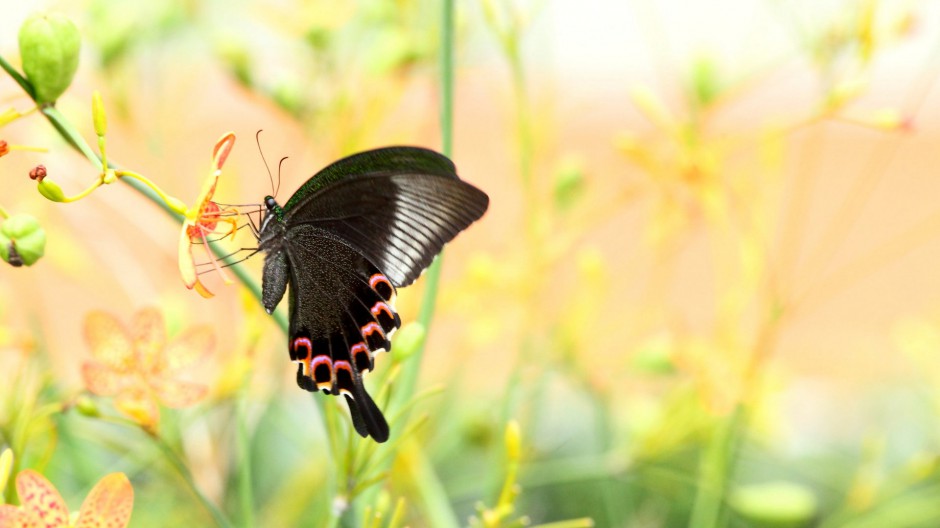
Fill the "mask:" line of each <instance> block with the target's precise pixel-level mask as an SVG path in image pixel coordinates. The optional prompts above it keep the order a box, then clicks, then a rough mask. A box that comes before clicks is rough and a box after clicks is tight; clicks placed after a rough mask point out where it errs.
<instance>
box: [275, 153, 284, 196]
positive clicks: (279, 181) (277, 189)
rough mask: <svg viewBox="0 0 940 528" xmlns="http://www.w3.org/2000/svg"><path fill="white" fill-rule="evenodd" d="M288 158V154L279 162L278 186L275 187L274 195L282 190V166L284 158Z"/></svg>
mask: <svg viewBox="0 0 940 528" xmlns="http://www.w3.org/2000/svg"><path fill="white" fill-rule="evenodd" d="M286 159H287V156H284V157H283V158H281V161H279V162H277V188H276V189H274V196H275V197H277V192H278V191H280V190H281V166H282V165H284V160H286Z"/></svg>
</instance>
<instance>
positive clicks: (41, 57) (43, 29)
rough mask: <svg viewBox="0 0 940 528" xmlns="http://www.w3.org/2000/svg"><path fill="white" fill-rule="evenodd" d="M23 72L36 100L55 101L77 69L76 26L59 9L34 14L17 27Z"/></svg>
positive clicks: (77, 42) (70, 81)
mask: <svg viewBox="0 0 940 528" xmlns="http://www.w3.org/2000/svg"><path fill="white" fill-rule="evenodd" d="M19 40H20V57H21V59H22V61H23V72H24V73H26V78H27V79H29V82H30V83H31V84H32V85H33V88H34V89H35V91H36V94H35V95H36V102H37V103H40V104H44V103H54V102H55V100H56V99H58V98H59V96H60V95H62V92H64V91H65V90H66V88H68V87H69V84H71V83H72V77H74V76H75V70H77V69H78V55H79V51H80V50H81V44H82V42H81V37H80V36H79V33H78V28H77V27H75V24H73V23H72V21H71V20H69V19H68V18H67V17H66V16H65V15H62V14H59V13H49V14H35V15H32V16H30V17H29V18H27V19H26V21H25V22H23V25H22V26H21V27H20V36H19Z"/></svg>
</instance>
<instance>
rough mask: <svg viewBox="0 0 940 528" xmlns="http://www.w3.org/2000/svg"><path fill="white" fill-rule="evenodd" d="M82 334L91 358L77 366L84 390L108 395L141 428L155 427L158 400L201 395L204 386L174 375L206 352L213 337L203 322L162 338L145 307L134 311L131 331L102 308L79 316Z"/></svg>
mask: <svg viewBox="0 0 940 528" xmlns="http://www.w3.org/2000/svg"><path fill="white" fill-rule="evenodd" d="M85 339H86V340H87V341H88V344H89V346H91V353H92V355H93V356H94V357H95V359H97V361H90V362H87V363H85V364H84V365H82V377H83V378H84V380H85V385H86V386H87V387H88V390H89V391H91V392H92V393H94V394H98V395H100V396H114V398H115V399H114V405H115V407H116V408H117V409H118V410H119V411H121V412H122V413H124V414H126V415H127V416H129V417H131V418H132V419H133V420H134V421H136V422H138V423H139V424H140V425H141V426H143V427H144V428H147V429H149V430H156V428H157V426H158V425H159V422H160V408H159V404H163V405H165V406H167V407H171V408H181V407H187V406H190V405H192V404H194V403H196V402H197V401H199V400H201V399H202V398H203V397H205V395H206V392H207V391H208V388H207V387H206V386H204V385H199V384H196V383H190V382H187V381H181V380H177V379H174V378H175V376H176V375H177V374H178V373H179V372H180V371H181V370H182V368H183V367H186V366H187V365H189V364H191V363H193V362H195V361H196V360H199V359H201V358H203V357H205V356H207V355H208V354H210V353H211V352H212V349H213V348H214V346H215V338H214V336H213V334H212V330H211V329H210V328H209V327H207V326H199V327H194V328H190V329H189V330H187V331H185V332H184V333H183V334H182V335H180V336H179V337H177V338H176V339H175V340H174V341H172V342H170V343H167V342H166V341H167V339H166V326H165V324H164V320H163V315H162V314H161V313H160V312H159V311H158V310H156V309H154V308H145V309H143V310H141V311H140V312H138V313H137V314H136V315H135V316H134V321H133V324H132V326H131V332H128V331H127V330H126V329H125V328H124V326H122V325H121V323H119V322H118V321H117V320H116V319H115V318H114V317H112V316H111V315H109V314H106V313H104V312H91V313H89V314H88V316H87V317H86V319H85Z"/></svg>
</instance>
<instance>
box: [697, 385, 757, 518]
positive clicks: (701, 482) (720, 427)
mask: <svg viewBox="0 0 940 528" xmlns="http://www.w3.org/2000/svg"><path fill="white" fill-rule="evenodd" d="M744 413H745V411H744V408H743V406H742V405H740V404H739V405H738V406H737V408H736V409H735V410H734V412H733V413H732V414H731V415H730V416H728V417H726V418H723V419H722V420H721V421H720V422H719V423H718V424H717V425H716V427H715V429H714V431H712V434H711V438H710V439H709V442H708V445H706V446H705V451H704V452H703V453H702V458H701V460H700V462H699V471H698V481H697V483H696V486H697V488H698V489H697V490H696V492H695V501H694V502H693V503H692V517H691V518H690V519H689V528H714V527H715V526H720V520H721V517H722V513H723V511H724V503H725V493H726V491H727V488H728V481H729V480H730V477H731V469H732V466H733V463H734V457H735V452H736V451H737V446H738V443H739V440H740V439H741V434H742V432H743V431H742V427H743V423H744Z"/></svg>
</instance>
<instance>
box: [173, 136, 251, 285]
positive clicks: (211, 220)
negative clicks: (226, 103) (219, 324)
mask: <svg viewBox="0 0 940 528" xmlns="http://www.w3.org/2000/svg"><path fill="white" fill-rule="evenodd" d="M234 144H235V134H232V133H231V132H229V133H228V134H226V135H224V136H222V139H220V140H219V141H218V142H217V143H216V144H215V148H214V149H213V150H212V173H211V174H210V175H209V178H208V179H207V180H206V181H205V183H204V184H203V186H202V192H201V193H199V200H198V201H196V205H194V206H193V207H190V208H189V209H187V210H186V213H185V214H184V219H183V229H182V230H181V231H180V241H179V268H180V275H181V276H182V278H183V283H184V284H185V285H186V287H187V288H189V289H191V290H192V289H195V290H196V291H197V292H199V295H202V296H203V297H206V298H209V297H212V292H210V291H209V290H208V289H206V287H205V285H203V284H202V282H201V281H200V280H199V274H198V273H197V272H196V262H195V258H194V256H193V244H202V247H203V249H205V251H206V255H208V257H209V262H211V263H212V265H213V267H214V268H215V270H216V271H217V272H219V275H221V276H222V280H223V281H225V283H226V284H231V282H232V281H231V279H229V278H228V275H226V274H225V272H224V271H222V268H221V267H220V266H219V263H218V260H217V259H216V258H215V255H213V254H212V250H211V249H210V248H209V242H208V239H207V237H208V236H209V235H211V234H212V233H214V232H215V230H216V227H217V226H218V224H219V223H220V222H225V223H227V224H229V226H230V228H231V229H230V230H229V232H228V233H226V235H225V236H229V235H232V236H234V235H235V231H236V230H237V228H238V223H237V218H238V216H237V212H236V211H234V210H227V209H223V208H221V207H219V204H217V203H215V202H213V201H212V195H214V194H215V186H216V184H218V181H219V176H220V175H221V174H222V165H223V164H224V163H225V160H226V158H228V155H229V152H231V150H232V145H234Z"/></svg>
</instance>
